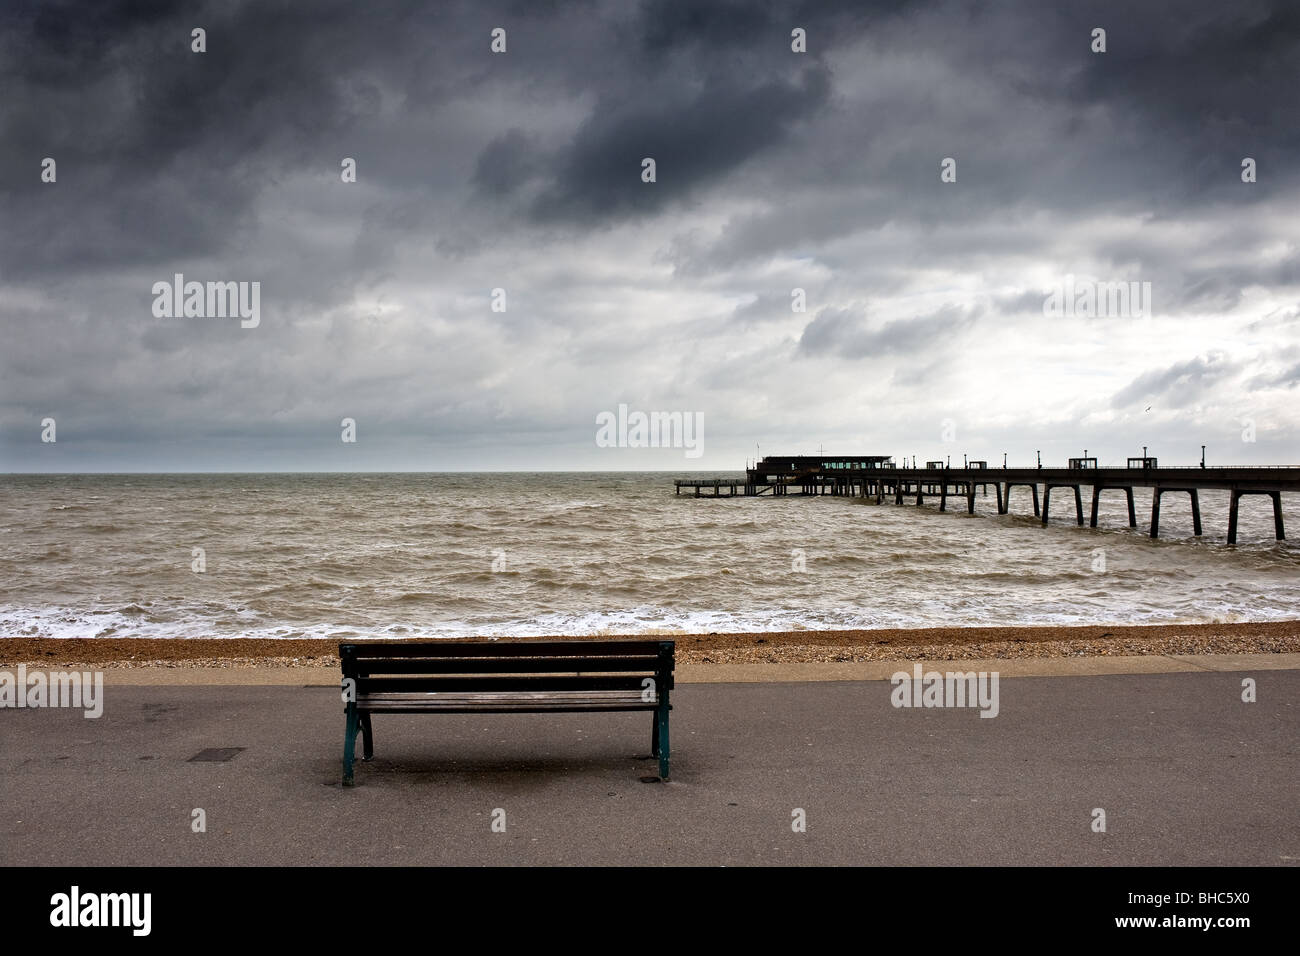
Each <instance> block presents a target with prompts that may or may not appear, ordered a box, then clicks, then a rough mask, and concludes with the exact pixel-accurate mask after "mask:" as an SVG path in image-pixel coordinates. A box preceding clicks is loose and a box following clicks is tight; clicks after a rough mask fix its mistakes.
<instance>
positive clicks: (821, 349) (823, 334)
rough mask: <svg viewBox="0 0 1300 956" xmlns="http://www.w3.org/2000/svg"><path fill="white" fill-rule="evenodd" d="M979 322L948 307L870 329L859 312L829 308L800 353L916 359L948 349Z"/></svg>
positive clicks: (810, 325)
mask: <svg viewBox="0 0 1300 956" xmlns="http://www.w3.org/2000/svg"><path fill="white" fill-rule="evenodd" d="M975 319H976V314H975V313H974V312H972V311H968V310H964V309H961V308H957V307H956V306H944V307H943V308H942V309H939V310H938V311H936V312H933V313H931V314H929V315H924V316H918V317H917V318H912V319H894V320H893V321H890V322H885V323H883V324H882V325H879V326H876V327H868V326H867V324H866V323H865V322H864V320H863V317H862V315H861V313H860V312H858V311H856V310H852V309H831V308H827V309H822V310H821V311H820V312H818V313H817V316H816V318H814V319H813V320H812V321H811V322H809V323H808V325H807V326H806V327H805V328H804V331H803V336H802V338H800V340H799V349H800V351H802V352H804V353H805V354H807V355H826V354H834V355H838V356H841V357H843V358H846V359H861V358H869V357H872V356H877V355H912V354H917V353H921V352H924V351H926V350H934V349H937V348H943V347H946V345H947V337H948V336H951V335H953V334H955V333H957V332H961V331H964V330H965V329H967V328H969V327H970V326H971V325H972V324H973V323H974V322H975Z"/></svg>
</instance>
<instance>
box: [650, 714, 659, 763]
mask: <svg viewBox="0 0 1300 956" xmlns="http://www.w3.org/2000/svg"><path fill="white" fill-rule="evenodd" d="M650 756H652V757H658V756H659V710H658V709H657V708H656V709H655V712H654V714H653V716H652V717H651V718H650Z"/></svg>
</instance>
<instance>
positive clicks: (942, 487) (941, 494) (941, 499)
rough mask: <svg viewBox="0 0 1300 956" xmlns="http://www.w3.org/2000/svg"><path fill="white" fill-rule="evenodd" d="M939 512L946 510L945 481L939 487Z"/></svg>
mask: <svg viewBox="0 0 1300 956" xmlns="http://www.w3.org/2000/svg"><path fill="white" fill-rule="evenodd" d="M939 510H940V511H947V510H948V482H946V481H945V482H944V483H943V484H942V485H940V486H939Z"/></svg>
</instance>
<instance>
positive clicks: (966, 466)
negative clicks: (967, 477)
mask: <svg viewBox="0 0 1300 956" xmlns="http://www.w3.org/2000/svg"><path fill="white" fill-rule="evenodd" d="M961 466H962V467H963V468H969V467H970V465H968V464H967V463H966V456H965V455H962V456H961Z"/></svg>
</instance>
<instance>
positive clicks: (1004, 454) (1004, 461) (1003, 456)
mask: <svg viewBox="0 0 1300 956" xmlns="http://www.w3.org/2000/svg"><path fill="white" fill-rule="evenodd" d="M1002 470H1003V471H1006V470H1007V453H1006V452H1003V453H1002Z"/></svg>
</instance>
